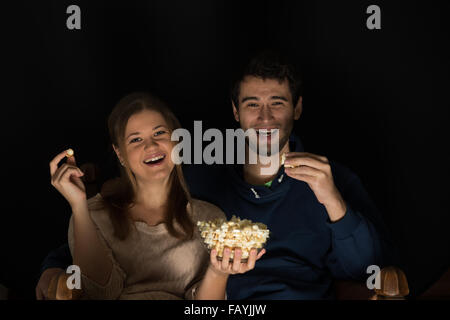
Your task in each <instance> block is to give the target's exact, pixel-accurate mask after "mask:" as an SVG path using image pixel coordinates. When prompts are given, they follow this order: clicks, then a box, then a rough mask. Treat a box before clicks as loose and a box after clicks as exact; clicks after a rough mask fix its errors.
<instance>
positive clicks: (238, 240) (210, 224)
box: [197, 216, 270, 263]
mask: <svg viewBox="0 0 450 320" xmlns="http://www.w3.org/2000/svg"><path fill="white" fill-rule="evenodd" d="M197 227H198V230H199V232H200V237H201V238H202V239H203V243H204V244H205V246H206V248H207V249H208V251H209V252H211V250H212V249H216V251H217V260H219V261H220V260H222V257H223V251H224V249H225V248H230V249H231V254H230V261H233V258H234V249H235V248H240V249H241V250H242V255H241V262H243V263H245V262H247V260H248V257H249V255H250V250H251V249H253V248H255V249H257V250H258V252H259V251H261V250H262V248H263V247H264V245H265V244H266V242H267V239H268V238H269V234H270V231H269V229H267V226H266V225H265V224H263V223H258V222H256V223H254V222H252V221H251V220H248V219H243V220H241V219H240V218H237V217H236V216H233V217H232V218H231V220H230V221H227V220H225V219H216V220H212V221H199V222H197Z"/></svg>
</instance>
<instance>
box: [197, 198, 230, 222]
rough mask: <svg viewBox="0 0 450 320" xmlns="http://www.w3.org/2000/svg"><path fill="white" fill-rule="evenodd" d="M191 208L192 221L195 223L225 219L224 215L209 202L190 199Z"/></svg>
mask: <svg viewBox="0 0 450 320" xmlns="http://www.w3.org/2000/svg"><path fill="white" fill-rule="evenodd" d="M191 207H192V208H193V211H192V215H193V219H194V220H196V221H206V220H214V219H226V216H225V213H224V212H223V211H222V210H221V209H220V208H219V207H217V206H216V205H214V204H212V203H210V202H207V201H203V200H199V199H195V198H192V199H191Z"/></svg>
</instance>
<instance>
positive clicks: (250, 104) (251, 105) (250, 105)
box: [247, 103, 258, 107]
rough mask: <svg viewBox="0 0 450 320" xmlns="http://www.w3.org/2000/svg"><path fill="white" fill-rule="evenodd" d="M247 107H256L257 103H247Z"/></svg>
mask: <svg viewBox="0 0 450 320" xmlns="http://www.w3.org/2000/svg"><path fill="white" fill-rule="evenodd" d="M247 106H248V107H257V106H258V104H257V103H249V104H248V105H247Z"/></svg>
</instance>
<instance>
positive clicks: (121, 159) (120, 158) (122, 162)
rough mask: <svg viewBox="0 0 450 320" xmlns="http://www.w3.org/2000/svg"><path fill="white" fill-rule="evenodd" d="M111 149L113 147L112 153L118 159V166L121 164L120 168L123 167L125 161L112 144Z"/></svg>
mask: <svg viewBox="0 0 450 320" xmlns="http://www.w3.org/2000/svg"><path fill="white" fill-rule="evenodd" d="M112 147H113V149H114V152H115V153H116V155H117V158H118V159H119V162H120V164H121V165H122V166H124V165H125V161H124V160H123V158H122V156H121V155H120V150H119V147H117V146H115V145H114V144H113V145H112Z"/></svg>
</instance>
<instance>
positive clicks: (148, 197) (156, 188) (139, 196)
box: [135, 177, 170, 212]
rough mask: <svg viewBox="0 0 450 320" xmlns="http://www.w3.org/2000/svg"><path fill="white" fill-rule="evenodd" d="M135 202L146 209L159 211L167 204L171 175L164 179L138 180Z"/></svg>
mask: <svg viewBox="0 0 450 320" xmlns="http://www.w3.org/2000/svg"><path fill="white" fill-rule="evenodd" d="M137 184H138V185H137V193H136V198H135V204H136V205H137V206H139V207H141V208H142V209H144V210H148V211H149V212H151V211H158V210H159V209H162V208H164V207H165V206H166V204H167V200H168V194H169V187H170V186H169V184H170V183H169V177H168V178H167V179H165V180H163V181H151V182H150V181H138V183H137Z"/></svg>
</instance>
